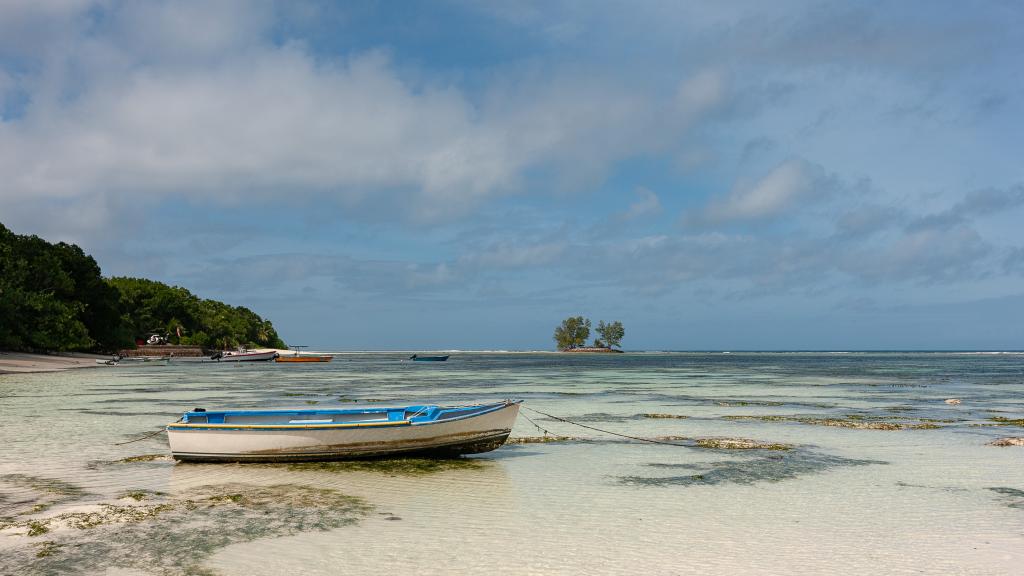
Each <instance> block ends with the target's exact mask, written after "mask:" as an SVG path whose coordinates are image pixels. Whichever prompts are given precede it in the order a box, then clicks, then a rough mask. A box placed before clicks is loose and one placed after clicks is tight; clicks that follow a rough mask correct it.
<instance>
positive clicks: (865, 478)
mask: <svg viewBox="0 0 1024 576" xmlns="http://www.w3.org/2000/svg"><path fill="white" fill-rule="evenodd" d="M407 356H408V355H407V354H401V353H365V354H341V355H339V356H337V357H336V358H335V360H334V361H333V362H331V363H329V364H308V365H288V364H274V363H250V364H201V365H183V366H174V365H171V366H166V367H133V368H126V367H117V368H97V369H83V370H72V371H67V372H60V373H48V374H19V375H0V414H2V419H0V574H12V575H13V574H17V575H25V574H110V575H121V574H156V575H174V574H220V575H239V576H241V575H247V576H248V575H262V574H268V575H269V574H274V575H277V574H302V575H313V574H366V573H381V572H382V573H395V572H398V573H403V574H404V573H409V574H417V575H423V574H636V573H652V574H833V573H847V574H868V573H871V574H943V575H946V574H986V575H991V574H1024V447H1021V446H1006V447H1000V446H995V445H990V443H991V442H993V441H994V440H997V439H999V438H1006V437H1022V436H1024V354H1018V353H1000V354H996V353H992V354H985V353H895V352H888V353H732V354H728V353H642V354H641V353H637V354H634V353H627V354H621V355H610V354H609V355H597V354H594V355H590V354H576V355H565V354H541V353H538V354H526V353H524V354H514V353H509V354H488V353H456V354H454V355H453V356H452V358H451V359H450V360H449V361H448V362H444V363H422V362H408V361H403V359H404V358H406V357H407ZM504 398H519V399H523V400H524V401H525V403H524V409H523V411H522V413H521V415H520V417H519V420H518V421H517V423H516V426H515V428H514V430H513V432H512V436H513V438H512V442H511V443H509V444H506V445H505V446H503V447H501V448H500V449H498V450H497V451H494V452H490V453H486V454H480V455H475V456H472V457H465V458H461V459H457V460H451V461H443V460H442V461H433V460H422V459H413V460H385V461H371V462H355V463H318V464H274V465H271V464H244V465H241V464H177V463H175V462H174V461H173V460H171V459H170V458H169V456H168V450H167V443H166V436H165V435H164V434H162V433H160V434H157V435H155V436H151V437H149V438H144V436H146V435H147V434H150V433H152V432H155V431H157V430H159V429H160V428H161V427H162V426H163V425H165V424H167V423H168V422H171V421H173V420H175V419H176V418H177V417H178V416H180V414H181V412H183V411H185V410H188V409H190V408H193V407H205V408H210V409H212V408H243V407H302V408H306V407H313V406H316V407H353V406H358V405H364V404H376V405H404V404H418V403H437V404H467V403H476V402H485V401H493V400H500V399H504ZM949 399H958V400H960V403H959V404H957V403H947V402H946V400H949ZM528 409H534V410H537V411H540V412H544V413H547V414H550V415H552V416H557V417H559V418H564V419H567V420H571V421H574V422H578V423H580V424H584V425H586V426H589V427H592V428H599V429H602V430H608V431H612V432H616V433H619V434H625V435H629V436H638V437H645V438H654V439H660V440H661V441H662V442H666V443H668V444H652V443H644V442H638V441H634V440H628V439H624V438H621V437H616V436H611V435H607V434H604V433H602V432H598V431H596V430H593V429H590V428H583V427H580V426H575V425H572V424H569V423H566V422H563V421H560V420H557V419H554V418H549V417H547V416H544V415H541V414H539V413H538V412H532V411H531V410H528ZM523 414H525V415H526V416H529V417H530V418H531V419H532V420H533V422H530V421H528V420H527V419H526V418H524V416H523ZM140 438H141V440H138V441H135V442H131V443H127V444H120V445H118V444H119V443H124V442H127V441H130V440H137V439H140ZM723 439H740V440H742V441H723Z"/></svg>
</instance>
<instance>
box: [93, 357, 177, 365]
mask: <svg viewBox="0 0 1024 576" xmlns="http://www.w3.org/2000/svg"><path fill="white" fill-rule="evenodd" d="M170 360H171V359H170V358H168V357H165V356H160V357H157V356H125V357H122V356H115V357H113V358H111V359H109V360H97V361H96V363H97V364H100V365H102V366H167V364H169V363H170Z"/></svg>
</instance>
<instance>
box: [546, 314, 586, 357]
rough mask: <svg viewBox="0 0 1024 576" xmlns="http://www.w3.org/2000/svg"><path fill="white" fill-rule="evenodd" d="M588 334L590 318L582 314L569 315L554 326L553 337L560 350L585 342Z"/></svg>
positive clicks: (581, 344) (575, 346)
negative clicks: (558, 324)
mask: <svg viewBox="0 0 1024 576" xmlns="http://www.w3.org/2000/svg"><path fill="white" fill-rule="evenodd" d="M589 336H590V320H589V319H587V318H584V317H583V316H571V317H569V318H566V319H565V320H562V324H561V325H560V326H558V327H556V328H555V335H554V339H555V342H556V343H557V345H558V348H559V349H560V350H565V349H566V348H578V347H580V346H583V345H584V344H586V342H587V338H588V337H589Z"/></svg>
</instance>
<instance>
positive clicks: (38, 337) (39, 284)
mask: <svg viewBox="0 0 1024 576" xmlns="http://www.w3.org/2000/svg"><path fill="white" fill-rule="evenodd" d="M150 335H157V336H158V339H159V340H161V341H166V342H169V343H171V344H185V345H194V346H200V347H203V348H208V347H214V346H216V347H220V348H224V349H230V348H236V347H238V346H248V347H267V348H285V347H286V346H285V343H284V342H283V341H282V340H281V338H280V337H279V336H278V335H277V332H276V331H275V330H274V326H273V324H271V323H270V321H268V320H264V319H263V318H261V317H260V316H259V315H257V314H256V313H255V312H253V311H251V310H249V309H248V308H245V307H242V306H231V305H228V304H224V303H223V302H218V301H215V300H204V299H201V298H198V297H196V296H194V295H193V294H192V293H191V292H189V291H188V290H186V289H184V288H179V287H176V286H168V285H166V284H163V283H161V282H154V281H152V280H145V279H141V278H109V279H107V278H104V277H103V276H102V274H101V271H100V267H99V265H98V264H97V263H96V260H95V259H93V257H92V256H89V255H88V254H86V253H85V252H84V251H82V249H81V248H79V247H78V246H76V245H74V244H67V243H65V242H58V243H56V244H53V243H50V242H47V241H46V240H44V239H42V238H39V237H38V236H32V235H19V234H15V233H13V232H11V231H10V230H9V229H8V228H6V227H5V226H4V225H3V224H0V349H2V350H15V351H27V352H64V351H92V352H113V351H116V350H121V349H124V348H130V347H133V346H134V343H135V340H136V339H137V338H146V337H148V336H150Z"/></svg>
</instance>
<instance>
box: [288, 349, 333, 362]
mask: <svg viewBox="0 0 1024 576" xmlns="http://www.w3.org/2000/svg"><path fill="white" fill-rule="evenodd" d="M291 348H292V349H293V350H295V354H294V355H292V356H281V355H278V357H277V358H274V361H275V362H330V361H331V360H333V359H334V356H330V355H328V354H307V355H305V356H303V355H302V354H300V353H299V351H300V350H301V349H302V348H308V346H292V347H291Z"/></svg>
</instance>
